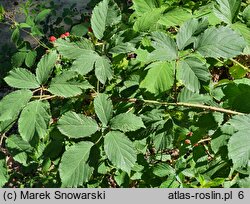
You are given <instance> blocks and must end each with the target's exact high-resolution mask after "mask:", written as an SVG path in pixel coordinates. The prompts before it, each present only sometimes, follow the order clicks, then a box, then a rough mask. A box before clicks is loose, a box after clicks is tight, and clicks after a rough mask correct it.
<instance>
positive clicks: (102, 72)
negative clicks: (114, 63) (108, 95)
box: [95, 57, 113, 84]
mask: <svg viewBox="0 0 250 204" xmlns="http://www.w3.org/2000/svg"><path fill="white" fill-rule="evenodd" d="M95 75H96V77H97V79H98V80H99V81H100V82H101V83H102V84H105V83H106V81H107V80H111V79H112V78H113V70H112V69H111V64H110V60H109V59H108V58H106V57H98V58H97V60H96V62H95Z"/></svg>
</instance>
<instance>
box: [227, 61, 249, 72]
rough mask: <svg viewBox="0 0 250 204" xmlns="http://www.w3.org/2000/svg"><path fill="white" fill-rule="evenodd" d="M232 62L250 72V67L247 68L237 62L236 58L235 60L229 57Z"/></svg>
mask: <svg viewBox="0 0 250 204" xmlns="http://www.w3.org/2000/svg"><path fill="white" fill-rule="evenodd" d="M230 60H231V61H232V62H233V63H235V64H237V65H239V66H240V67H241V68H243V69H244V70H246V71H248V72H250V69H249V68H248V67H246V66H244V65H243V64H241V63H240V62H238V61H237V60H235V59H232V58H231V59H230Z"/></svg>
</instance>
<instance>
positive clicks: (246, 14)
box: [242, 5, 250, 25]
mask: <svg viewBox="0 0 250 204" xmlns="http://www.w3.org/2000/svg"><path fill="white" fill-rule="evenodd" d="M242 15H243V18H244V20H245V21H246V22H247V25H250V5H248V6H247V7H246V8H245V9H244V11H243V12H242Z"/></svg>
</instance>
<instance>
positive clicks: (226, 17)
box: [214, 0, 241, 24]
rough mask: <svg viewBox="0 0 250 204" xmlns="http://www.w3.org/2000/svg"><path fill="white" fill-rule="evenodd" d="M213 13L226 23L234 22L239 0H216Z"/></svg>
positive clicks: (238, 8) (239, 3)
mask: <svg viewBox="0 0 250 204" xmlns="http://www.w3.org/2000/svg"><path fill="white" fill-rule="evenodd" d="M216 1H217V3H218V4H217V5H215V7H214V13H215V15H216V16H217V17H218V18H219V19H221V20H222V21H224V22H225V23H227V24H231V23H234V21H235V19H236V18H237V15H238V13H239V10H240V5H241V0H216Z"/></svg>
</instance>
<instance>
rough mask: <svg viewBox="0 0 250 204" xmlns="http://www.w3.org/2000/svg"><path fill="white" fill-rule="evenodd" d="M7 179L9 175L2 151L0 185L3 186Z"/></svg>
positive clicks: (0, 154)
mask: <svg viewBox="0 0 250 204" xmlns="http://www.w3.org/2000/svg"><path fill="white" fill-rule="evenodd" d="M8 180H9V175H8V169H7V164H6V157H5V155H4V154H3V153H2V152H0V187H4V185H5V184H6V183H7V181H8Z"/></svg>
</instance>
